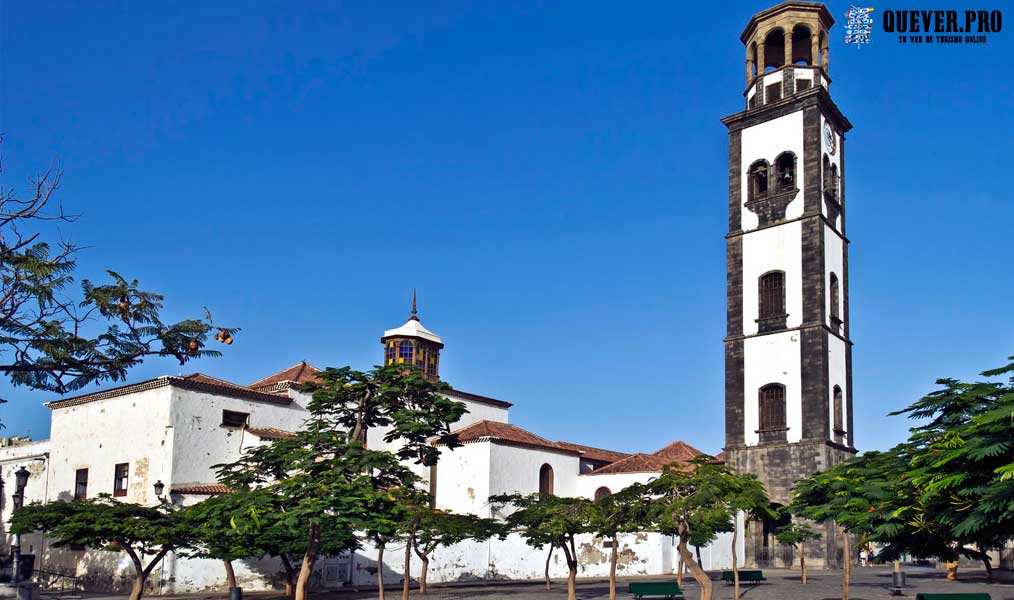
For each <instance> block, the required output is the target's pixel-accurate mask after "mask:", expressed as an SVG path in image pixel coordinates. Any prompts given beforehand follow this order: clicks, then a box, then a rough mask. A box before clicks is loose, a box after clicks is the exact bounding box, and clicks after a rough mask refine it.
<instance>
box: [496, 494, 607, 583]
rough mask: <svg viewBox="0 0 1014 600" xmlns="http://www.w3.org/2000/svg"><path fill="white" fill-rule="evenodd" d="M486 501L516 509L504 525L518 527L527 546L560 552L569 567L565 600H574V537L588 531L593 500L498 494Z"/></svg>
mask: <svg viewBox="0 0 1014 600" xmlns="http://www.w3.org/2000/svg"><path fill="white" fill-rule="evenodd" d="M489 501H490V503H492V504H501V505H511V506H513V507H515V508H516V510H515V511H514V512H512V513H511V514H510V515H508V516H507V519H506V522H507V525H508V526H509V527H510V528H512V529H520V530H521V531H520V533H521V536H522V537H523V538H525V542H526V543H527V544H528V545H529V546H532V547H535V548H539V547H542V546H545V545H546V544H547V543H548V544H549V545H551V546H554V547H556V548H558V549H560V550H561V551H563V555H564V556H565V557H566V560H567V570H568V575H567V600H576V599H577V589H576V585H577V568H578V556H577V547H576V544H575V542H574V538H575V537H576V536H577V535H579V534H582V533H588V532H590V531H591V525H590V523H591V518H592V513H593V512H594V503H593V502H592V501H591V500H588V499H587V498H561V497H559V496H552V495H549V494H530V495H521V494H500V495H496V496H491V497H490V499H489Z"/></svg>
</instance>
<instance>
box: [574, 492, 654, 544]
mask: <svg viewBox="0 0 1014 600" xmlns="http://www.w3.org/2000/svg"><path fill="white" fill-rule="evenodd" d="M650 514H651V512H650V510H649V506H648V505H647V504H645V503H644V502H642V500H641V497H640V496H639V495H638V494H637V493H636V489H633V490H632V489H631V488H626V489H623V490H620V491H619V492H617V493H615V494H610V495H608V496H605V497H603V498H599V499H598V500H595V501H594V502H593V503H592V506H591V510H590V511H589V513H588V530H589V531H591V532H593V533H595V534H596V535H600V536H602V537H609V538H615V537H616V536H617V535H619V534H620V533H629V532H636V531H643V530H644V529H645V526H646V525H647V524H648V523H649V520H650Z"/></svg>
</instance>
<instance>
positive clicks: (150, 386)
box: [46, 373, 292, 409]
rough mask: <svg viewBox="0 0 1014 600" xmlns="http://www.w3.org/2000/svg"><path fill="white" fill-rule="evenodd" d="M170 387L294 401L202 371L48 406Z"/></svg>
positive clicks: (286, 401)
mask: <svg viewBox="0 0 1014 600" xmlns="http://www.w3.org/2000/svg"><path fill="white" fill-rule="evenodd" d="M166 386H172V387H177V388H180V389H184V390H191V391H195V392H205V393H208V394H217V395H219V396H227V397H230V398H242V399H244V400H255V401H259V402H270V403H272V404H289V403H291V402H292V400H290V399H289V398H288V397H279V396H277V395H275V394H269V393H266V392H262V391H258V390H252V389H250V388H247V387H243V386H241V385H237V384H235V383H232V382H229V381H225V380H224V379H217V378H215V377H209V376H207V375H204V374H201V373H192V374H190V375H179V376H174V375H163V376H162V377H157V378H155V379H148V380H146V381H141V382H139V383H132V384H129V385H121V386H119V387H114V388H109V389H107V390H102V391H100V392H94V393H91V394H84V395H82V396H74V397H72V398H64V399H61V400H54V401H52V402H47V403H46V406H47V407H49V408H51V409H57V408H65V407H68V406H77V405H79V404H87V403H88V402H95V401H97V400H105V399H107V398H116V397H118V396H126V395H127V394H134V393H137V392H146V391H148V390H154V389H157V388H162V387H166Z"/></svg>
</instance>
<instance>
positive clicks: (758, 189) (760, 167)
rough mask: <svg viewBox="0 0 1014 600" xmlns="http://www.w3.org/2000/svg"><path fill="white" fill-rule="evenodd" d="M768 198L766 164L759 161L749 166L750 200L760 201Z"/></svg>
mask: <svg viewBox="0 0 1014 600" xmlns="http://www.w3.org/2000/svg"><path fill="white" fill-rule="evenodd" d="M767 196H768V163H767V161H764V160H759V161H757V162H755V163H754V164H753V165H751V166H750V194H749V198H748V201H750V200H762V199H764V198H767Z"/></svg>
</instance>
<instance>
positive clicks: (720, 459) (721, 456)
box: [715, 450, 725, 464]
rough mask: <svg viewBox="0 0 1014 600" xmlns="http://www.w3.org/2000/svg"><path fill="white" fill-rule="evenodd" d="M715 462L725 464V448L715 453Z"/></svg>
mask: <svg viewBox="0 0 1014 600" xmlns="http://www.w3.org/2000/svg"><path fill="white" fill-rule="evenodd" d="M715 462H716V463H721V464H725V450H722V451H721V452H719V453H718V454H716V455H715Z"/></svg>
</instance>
